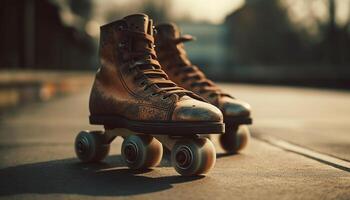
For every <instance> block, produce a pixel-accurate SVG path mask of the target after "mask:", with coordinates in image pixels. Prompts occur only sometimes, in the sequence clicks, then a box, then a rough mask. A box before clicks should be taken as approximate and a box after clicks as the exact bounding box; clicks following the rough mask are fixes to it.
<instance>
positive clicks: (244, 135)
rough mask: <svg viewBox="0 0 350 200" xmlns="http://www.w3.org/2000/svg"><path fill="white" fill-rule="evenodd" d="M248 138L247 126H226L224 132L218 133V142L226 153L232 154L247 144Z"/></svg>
mask: <svg viewBox="0 0 350 200" xmlns="http://www.w3.org/2000/svg"><path fill="white" fill-rule="evenodd" d="M249 138H250V133H249V129H248V127H247V126H245V125H241V126H226V132H225V134H222V135H220V144H221V147H222V148H223V149H224V150H225V151H226V152H227V153H232V154H234V153H237V152H239V151H240V150H242V149H244V148H245V147H246V146H247V144H248V141H249Z"/></svg>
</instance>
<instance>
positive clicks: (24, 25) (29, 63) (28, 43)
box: [0, 0, 96, 69]
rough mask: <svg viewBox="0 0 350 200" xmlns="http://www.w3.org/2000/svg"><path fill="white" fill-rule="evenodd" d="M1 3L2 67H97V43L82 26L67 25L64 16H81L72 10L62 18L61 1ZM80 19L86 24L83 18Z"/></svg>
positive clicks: (0, 46) (28, 0) (4, 1)
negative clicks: (59, 2)
mask: <svg viewBox="0 0 350 200" xmlns="http://www.w3.org/2000/svg"><path fill="white" fill-rule="evenodd" d="M0 4H1V6H0V24H1V27H2V28H1V31H0V44H1V45H0V68H6V69H89V68H90V69H91V68H93V67H95V62H96V46H95V42H94V40H93V39H92V38H91V37H90V36H89V35H87V34H86V32H85V30H84V29H83V28H82V27H81V26H80V27H79V26H78V25H77V24H78V23H75V24H73V23H72V24H67V23H65V22H66V21H67V19H64V17H66V18H69V20H74V19H75V18H78V17H77V16H76V15H74V13H69V11H68V13H66V15H62V12H61V11H62V7H61V6H60V5H59V4H58V1H54V0H3V1H1V3H0ZM65 6H67V7H69V5H65ZM65 20H66V21H65ZM79 20H80V23H82V22H84V19H83V18H80V19H79ZM79 20H75V21H76V22H79Z"/></svg>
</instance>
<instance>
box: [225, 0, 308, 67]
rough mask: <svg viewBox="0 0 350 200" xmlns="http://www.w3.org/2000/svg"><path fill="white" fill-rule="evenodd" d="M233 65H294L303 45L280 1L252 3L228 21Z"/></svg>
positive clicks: (247, 3)
mask: <svg viewBox="0 0 350 200" xmlns="http://www.w3.org/2000/svg"><path fill="white" fill-rule="evenodd" d="M226 24H227V26H228V27H229V38H228V39H229V41H230V44H231V46H232V48H233V50H234V54H235V55H233V57H232V58H233V59H234V61H233V62H237V63H239V64H267V65H270V64H281V63H283V64H284V63H293V62H295V60H297V59H298V56H299V55H300V54H299V52H297V51H298V50H300V49H301V45H302V44H300V41H299V39H298V37H297V35H296V34H295V33H294V32H293V30H292V28H291V25H290V23H289V21H288V18H287V15H286V11H285V10H284V9H283V8H282V7H281V6H280V4H279V1H278V0H269V1H260V0H249V1H247V2H246V5H245V6H244V7H242V8H241V9H240V10H238V11H236V12H234V13H233V14H231V15H229V16H228V17H227V18H226Z"/></svg>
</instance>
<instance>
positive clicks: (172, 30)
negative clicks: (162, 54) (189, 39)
mask: <svg viewBox="0 0 350 200" xmlns="http://www.w3.org/2000/svg"><path fill="white" fill-rule="evenodd" d="M156 29H157V33H158V34H159V35H161V37H163V38H165V39H174V38H178V37H180V29H179V27H177V26H176V24H174V23H166V24H160V25H158V26H157V27H156Z"/></svg>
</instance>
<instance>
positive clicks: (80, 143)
mask: <svg viewBox="0 0 350 200" xmlns="http://www.w3.org/2000/svg"><path fill="white" fill-rule="evenodd" d="M153 31H154V28H153V23H152V20H151V19H149V18H148V16H147V15H145V14H134V15H130V16H127V17H125V18H123V19H121V20H118V21H115V22H112V23H110V24H107V25H104V26H102V27H101V36H100V49H99V53H100V64H101V66H100V68H99V70H98V71H97V73H96V77H95V81H94V83H93V86H92V90H91V95H90V103H89V107H90V114H91V115H90V123H91V124H96V125H103V126H104V128H105V130H104V131H82V132H81V133H79V135H78V136H77V138H76V142H75V149H76V153H77V156H78V157H79V159H80V160H82V161H84V162H95V161H100V160H102V159H103V158H104V157H106V156H107V154H108V152H109V146H110V145H109V144H110V143H111V142H112V141H113V139H114V138H115V137H117V136H122V137H123V138H124V141H123V144H122V149H121V152H122V157H123V159H124V161H125V162H126V164H127V165H128V166H129V167H130V168H133V169H142V168H149V167H154V166H156V165H158V164H159V163H160V160H161V158H162V153H163V148H162V144H163V145H165V146H166V147H167V148H169V149H171V158H172V163H173V166H174V168H175V169H176V170H177V171H178V172H179V173H180V174H182V175H197V174H204V173H206V172H208V171H209V170H210V169H211V168H212V167H213V165H214V163H215V159H216V154H215V149H214V147H213V145H212V143H211V141H210V140H208V139H207V138H205V137H201V134H208V133H218V134H220V133H223V132H224V124H223V116H222V113H221V111H220V110H219V109H217V108H216V107H215V106H213V105H211V104H209V103H206V102H205V100H203V99H202V98H201V97H200V96H198V95H196V94H195V93H193V92H190V91H188V90H185V89H183V88H182V87H179V86H177V85H176V84H175V83H174V82H172V81H171V80H169V78H168V75H167V74H166V73H165V72H164V71H163V70H162V68H161V66H160V64H159V62H158V60H157V56H156V53H155V49H154V38H153Z"/></svg>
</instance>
